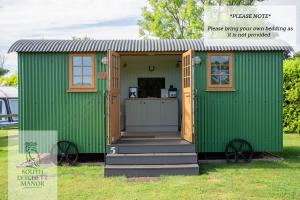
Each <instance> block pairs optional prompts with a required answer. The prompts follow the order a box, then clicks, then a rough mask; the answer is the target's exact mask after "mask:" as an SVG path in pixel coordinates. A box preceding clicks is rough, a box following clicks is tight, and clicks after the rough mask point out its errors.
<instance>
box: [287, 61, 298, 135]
mask: <svg viewBox="0 0 300 200" xmlns="http://www.w3.org/2000/svg"><path fill="white" fill-rule="evenodd" d="M283 132H285V133H300V58H294V59H288V60H285V61H284V64H283Z"/></svg>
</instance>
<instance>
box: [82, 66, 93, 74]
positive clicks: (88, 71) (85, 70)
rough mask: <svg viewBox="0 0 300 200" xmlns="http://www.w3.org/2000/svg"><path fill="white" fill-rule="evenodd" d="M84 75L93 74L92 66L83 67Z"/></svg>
mask: <svg viewBox="0 0 300 200" xmlns="http://www.w3.org/2000/svg"><path fill="white" fill-rule="evenodd" d="M83 75H84V76H91V75H92V67H83Z"/></svg>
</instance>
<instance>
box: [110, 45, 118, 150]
mask: <svg viewBox="0 0 300 200" xmlns="http://www.w3.org/2000/svg"><path fill="white" fill-rule="evenodd" d="M115 58H116V59H115ZM107 59H108V64H107V70H108V93H107V107H108V109H107V115H108V117H107V118H108V138H107V142H108V144H112V143H114V142H116V141H117V140H118V139H120V137H121V128H120V127H121V124H120V112H121V108H120V107H121V102H120V101H121V87H120V86H121V80H120V78H121V76H120V74H121V73H120V69H121V56H120V54H119V53H117V52H115V51H111V50H108V51H107ZM113 65H116V66H113ZM115 100H116V101H117V104H113V102H114V101H115ZM113 106H115V107H113ZM116 119H117V120H116Z"/></svg>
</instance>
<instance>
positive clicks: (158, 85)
mask: <svg viewBox="0 0 300 200" xmlns="http://www.w3.org/2000/svg"><path fill="white" fill-rule="evenodd" d="M162 88H165V78H161V77H158V78H138V90H139V91H138V95H139V98H148V97H157V98H160V89H162Z"/></svg>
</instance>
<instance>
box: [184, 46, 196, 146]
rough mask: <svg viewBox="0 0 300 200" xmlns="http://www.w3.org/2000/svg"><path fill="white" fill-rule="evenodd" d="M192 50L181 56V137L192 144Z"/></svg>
mask: <svg viewBox="0 0 300 200" xmlns="http://www.w3.org/2000/svg"><path fill="white" fill-rule="evenodd" d="M192 59H193V50H189V51H187V52H185V53H183V54H182V127H181V132H182V137H183V139H185V140H187V141H189V142H194V137H193V66H192V65H193V63H192Z"/></svg>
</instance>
